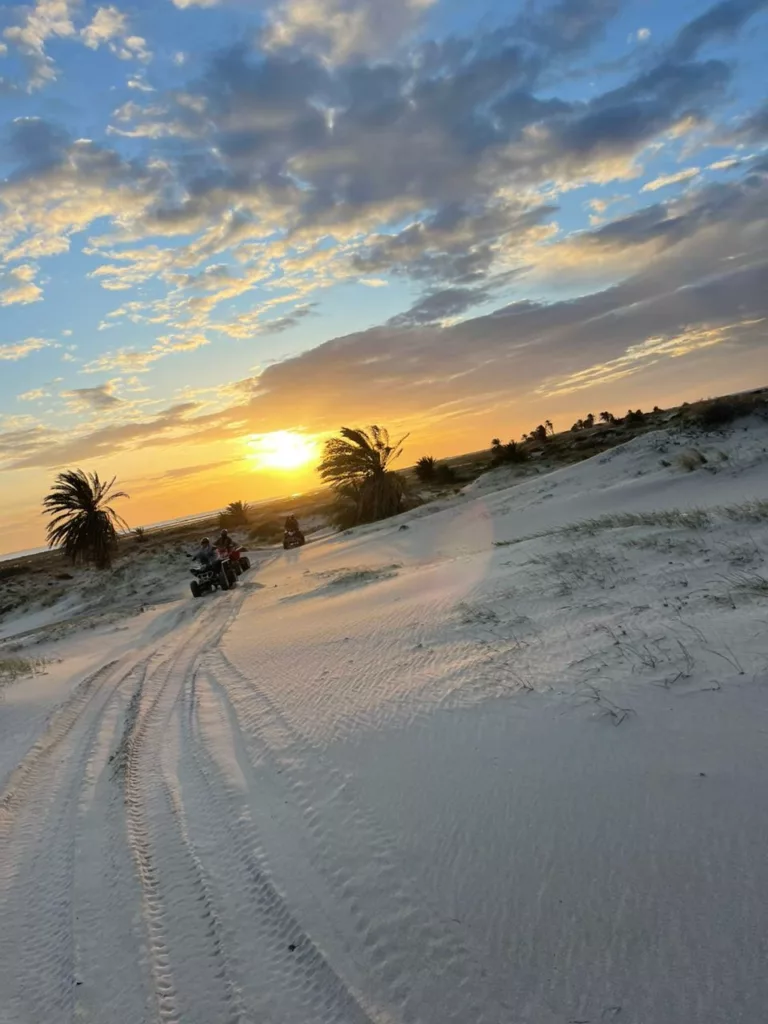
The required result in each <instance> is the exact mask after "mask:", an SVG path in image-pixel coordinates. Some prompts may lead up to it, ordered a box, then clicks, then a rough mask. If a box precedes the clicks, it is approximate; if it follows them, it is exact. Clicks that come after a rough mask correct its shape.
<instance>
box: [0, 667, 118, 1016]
mask: <svg viewBox="0 0 768 1024" xmlns="http://www.w3.org/2000/svg"><path fill="white" fill-rule="evenodd" d="M132 668H133V666H131V667H129V668H123V667H121V666H119V665H117V664H116V663H109V664H107V665H105V666H102V668H100V669H99V670H98V671H96V672H94V673H93V674H92V675H90V676H89V677H88V678H87V679H85V680H84V681H83V682H82V683H81V684H80V685H79V686H78V687H77V689H76V690H75V692H74V693H73V694H72V696H71V697H70V698H69V700H68V701H66V702H65V703H64V704H63V705H62V706H61V707H60V708H59V709H58V711H57V712H55V713H54V714H53V716H52V718H51V720H50V723H49V726H48V728H47V729H46V731H45V733H44V734H43V735H42V736H41V737H40V739H39V740H38V741H37V742H36V743H35V744H34V746H33V747H32V748H31V749H30V751H29V753H28V754H27V756H26V757H25V758H24V759H23V760H22V762H21V763H20V764H19V766H18V767H17V769H16V770H15V771H14V772H13V773H12V775H11V778H10V779H9V781H8V784H7V786H6V790H5V792H4V794H3V797H2V800H0V808H1V813H0V845H2V849H3V857H2V875H1V876H0V917H1V918H2V922H3V928H2V932H1V933H0V990H1V991H2V992H3V996H4V1004H3V1012H4V1013H8V1015H9V1016H8V1019H9V1020H10V1021H25V1022H26V1021H35V1022H36V1021H46V1024H49V1022H50V1024H57V1022H62V1024H64V1022H67V1024H69V1022H70V1021H71V1020H72V1016H73V1014H74V1013H75V1008H76V1002H77V1000H76V995H77V992H76V989H77V984H76V977H75V969H76V968H75V964H76V943H75V938H74V931H75V921H74V918H73V900H72V887H73V873H74V856H75V848H76V838H75V835H76V828H77V822H78V810H79V805H80V799H81V793H82V790H83V786H84V784H85V781H86V779H87V777H88V775H89V773H90V770H91V763H92V761H93V759H94V756H95V751H96V748H97V746H98V745H99V738H100V734H101V731H102V728H103V723H104V720H105V714H106V713H107V709H108V708H109V706H110V704H111V703H112V701H113V700H114V699H115V694H116V692H117V690H118V689H119V687H120V686H121V685H123V683H124V682H125V680H126V678H127V677H128V676H129V675H130V672H131V671H132Z"/></svg>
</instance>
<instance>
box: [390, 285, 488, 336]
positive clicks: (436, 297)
mask: <svg viewBox="0 0 768 1024" xmlns="http://www.w3.org/2000/svg"><path fill="white" fill-rule="evenodd" d="M489 294H490V293H489V290H488V289H486V288H446V289H444V290H442V291H438V292H430V293H429V294H428V295H425V296H424V297H423V298H422V299H419V301H418V302H417V303H415V304H414V305H413V306H411V308H410V309H408V310H406V311H405V312H404V313H399V314H398V315H397V316H394V317H392V318H391V320H389V321H388V323H389V326H391V327H419V326H423V325H424V324H434V323H441V322H442V321H447V320H450V319H452V318H454V317H457V316H459V315H461V314H462V313H465V312H466V311H467V310H468V309H471V308H472V306H476V305H478V304H479V303H481V302H485V301H486V300H487V299H488V298H489Z"/></svg>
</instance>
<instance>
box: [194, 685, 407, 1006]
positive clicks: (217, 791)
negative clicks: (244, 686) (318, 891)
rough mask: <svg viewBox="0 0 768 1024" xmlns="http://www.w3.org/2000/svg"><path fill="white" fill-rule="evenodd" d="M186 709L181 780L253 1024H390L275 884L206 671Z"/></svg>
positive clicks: (220, 709)
mask: <svg viewBox="0 0 768 1024" xmlns="http://www.w3.org/2000/svg"><path fill="white" fill-rule="evenodd" d="M185 704H186V707H185V713H184V716H183V722H184V727H183V732H182V750H183V760H184V762H185V763H188V764H189V765H190V766H191V769H192V772H193V773H194V785H193V784H192V772H188V771H181V772H180V777H181V778H182V779H187V778H189V779H190V786H189V788H190V791H191V792H193V793H194V798H193V803H194V806H195V809H196V810H197V813H195V814H192V815H191V821H192V822H193V823H194V831H195V835H196V837H197V841H198V843H199V846H200V848H201V849H205V850H207V851H209V853H210V854H211V865H212V874H214V875H215V881H216V883H217V884H218V895H219V898H220V899H221V901H222V906H224V907H226V921H227V930H228V933H229V934H230V935H231V942H232V946H233V948H234V949H236V950H238V951H239V956H237V957H236V958H235V959H234V960H233V971H234V972H236V974H237V981H238V984H239V985H240V986H241V987H242V990H243V994H244V998H245V1000H246V1003H247V1005H248V1008H249V1009H250V1010H251V1011H252V1012H253V1013H254V1014H256V1015H257V1018H256V1019H258V1020H259V1021H265V1020H268V1021H274V1022H275V1024H282V1022H285V1021H291V1022H292V1024H293V1022H295V1024H373V1022H374V1021H375V1022H378V1024H391V1021H392V1018H391V1017H389V1016H388V1015H386V1016H385V1015H383V1014H381V1013H379V1012H377V1011H376V1010H375V1009H373V1008H371V1007H370V1006H366V1005H365V1004H364V1001H363V999H362V997H361V995H360V991H359V988H358V987H357V986H355V985H351V984H350V981H349V978H348V977H346V976H342V974H341V973H339V972H338V971H337V970H336V969H335V967H334V965H333V964H332V963H331V962H330V961H329V959H328V956H327V955H326V951H325V950H323V949H321V948H320V947H319V946H318V944H317V942H316V941H315V940H314V939H313V937H312V936H311V935H310V934H309V932H308V931H307V929H306V928H305V927H304V926H303V924H302V922H301V921H300V920H299V919H298V918H297V916H296V914H295V913H294V912H293V910H292V908H291V906H290V905H289V903H288V902H287V900H286V897H284V896H283V895H282V894H281V892H280V891H279V889H278V887H277V886H276V884H275V881H274V879H273V877H272V874H271V872H270V871H269V868H268V865H267V862H266V857H265V855H264V850H263V846H262V842H261V838H260V835H259V833H258V831H257V829H256V828H255V826H254V823H253V820H252V817H251V815H250V812H249V809H248V807H247V805H246V804H245V803H244V800H243V788H242V786H238V785H237V784H235V785H233V784H232V779H231V775H230V773H228V772H227V771H226V770H222V760H224V761H226V760H229V761H230V766H233V765H234V760H233V755H232V753H231V746H232V737H231V735H230V734H229V732H228V722H227V720H226V712H225V711H224V710H223V709H222V708H221V707H220V705H219V698H218V697H217V696H216V695H215V694H214V692H213V690H212V689H211V686H210V682H209V681H208V679H207V673H206V672H205V671H200V672H199V673H198V674H197V677H196V680H195V681H193V684H192V685H191V686H190V687H188V689H187V691H186V699H185ZM214 720H215V721H214ZM214 734H215V735H214ZM235 770H236V769H235ZM286 852H287V851H286ZM246 954H247V958H246ZM344 973H345V974H347V973H348V972H344Z"/></svg>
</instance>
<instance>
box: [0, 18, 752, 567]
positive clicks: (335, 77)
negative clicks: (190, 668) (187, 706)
mask: <svg viewBox="0 0 768 1024" xmlns="http://www.w3.org/2000/svg"><path fill="white" fill-rule="evenodd" d="M766 54H768V0H721V2H718V3H715V4H713V5H710V4H707V3H700V2H697V0H676V2H675V3H670V2H669V0H554V2H543V0H512V2H510V0H474V2H473V3H467V2H465V0H461V2H460V0H386V2H385V0H274V2H272V0H133V2H131V3H124V2H122V0H116V2H115V3H114V4H107V5H100V4H98V3H91V2H90V0H36V2H31V3H28V4H21V5H16V4H14V3H8V2H7V0H2V2H0V496H1V497H2V501H1V502H0V525H2V526H3V530H2V535H0V550H5V551H9V550H23V549H26V548H29V547H33V546H36V545H38V544H40V543H42V541H43V536H44V527H45V521H44V519H43V518H42V516H41V513H40V501H41V499H42V497H43V496H44V494H45V493H46V491H47V490H48V488H49V487H50V485H51V483H52V481H53V479H54V477H55V475H56V473H57V472H59V471H61V470H62V469H66V468H77V467H82V468H83V469H85V470H86V471H97V472H98V473H99V474H100V475H101V476H102V477H104V476H106V477H112V476H113V475H117V477H118V479H119V482H120V484H121V486H122V487H123V488H124V489H125V490H128V491H129V493H130V494H131V501H130V502H126V503H124V504H123V505H121V506H120V507H121V510H122V511H123V513H124V515H125V516H126V518H127V519H128V521H129V522H130V523H131V524H132V525H137V524H139V523H151V522H157V521H162V520H167V519H170V518H173V517H175V516H180V515H185V514H190V513H194V512H197V511H203V510H205V511H207V510H212V509H216V508H219V507H221V506H222V505H225V504H226V503H228V502H229V501H232V500H237V499H240V500H251V501H253V500H255V501H258V500H262V499H266V498H269V497H272V496H275V495H279V494H290V493H296V492H299V491H301V490H304V489H306V488H309V487H312V486H314V485H315V484H316V483H317V480H316V477H315V476H314V470H313V466H314V465H315V463H316V462H317V453H318V450H319V447H320V445H321V444H322V441H323V439H324V438H325V437H327V436H328V435H329V433H332V432H334V431H336V430H338V428H339V427H340V426H342V425H349V426H364V425H365V424H369V423H381V424H384V425H386V426H388V427H389V428H390V431H391V432H392V433H393V434H399V433H405V432H409V433H410V436H409V438H408V441H407V445H406V452H405V457H404V460H405V461H406V462H414V461H415V460H416V459H417V458H418V457H420V456H421V455H425V454H431V455H434V456H436V457H438V458H439V457H441V456H445V455H449V454H456V453H461V452H465V451H473V450H477V449H479V448H482V447H485V446H486V445H488V444H489V442H490V438H491V437H494V436H501V437H503V438H507V437H509V438H512V437H518V436H519V435H520V433H521V432H522V431H523V430H524V429H531V428H532V427H534V426H535V425H536V424H537V423H539V422H542V421H543V420H544V419H550V420H552V421H553V422H554V424H555V427H556V428H563V427H567V426H569V425H570V423H571V422H572V421H573V420H574V419H577V418H580V417H582V416H584V415H586V414H587V413H589V412H594V413H598V412H599V411H602V410H603V409H609V410H610V411H614V412H616V413H623V412H624V411H626V409H627V408H628V407H630V406H631V407H632V408H637V407H641V408H642V407H646V408H647V407H651V406H653V405H657V404H658V405H661V406H662V407H663V406H665V405H671V404H676V403H678V402H680V401H682V400H686V399H687V400H695V399H697V398H700V397H706V396H710V395H715V394H722V393H725V392H728V391H737V390H741V389H745V388H749V387H756V386H758V385H762V384H766V383H768V381H767V380H766V377H767V376H768V374H767V373H766V370H767V369H768V359H766V326H767V325H768V320H767V319H766V315H767V312H768V99H767V98H766V87H765V80H766V78H765V67H764V65H765V58H766Z"/></svg>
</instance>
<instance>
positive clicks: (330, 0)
mask: <svg viewBox="0 0 768 1024" xmlns="http://www.w3.org/2000/svg"><path fill="white" fill-rule="evenodd" d="M176 2H178V0H176ZM433 3H435V0H386V3H382V2H381V0H284V2H283V3H280V4H278V5H277V6H276V7H275V8H274V9H273V11H272V12H271V14H270V16H269V28H268V30H267V32H266V34H265V42H266V44H267V46H271V47H290V46H303V47H311V48H312V47H313V48H316V49H317V50H318V51H320V52H321V53H323V54H326V55H327V56H328V57H330V59H331V60H333V61H345V60H348V59H349V58H350V57H355V56H356V57H359V56H362V55H367V56H371V55H380V54H382V53H386V52H388V51H389V50H390V49H391V48H392V47H393V46H395V45H396V44H397V43H399V42H400V40H401V39H402V38H403V36H405V35H407V34H408V33H410V32H412V31H413V29H414V28H415V27H416V26H417V25H418V23H419V21H420V19H421V18H422V16H423V15H424V13H425V11H426V10H427V9H428V8H429V7H431V6H432V4H433Z"/></svg>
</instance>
